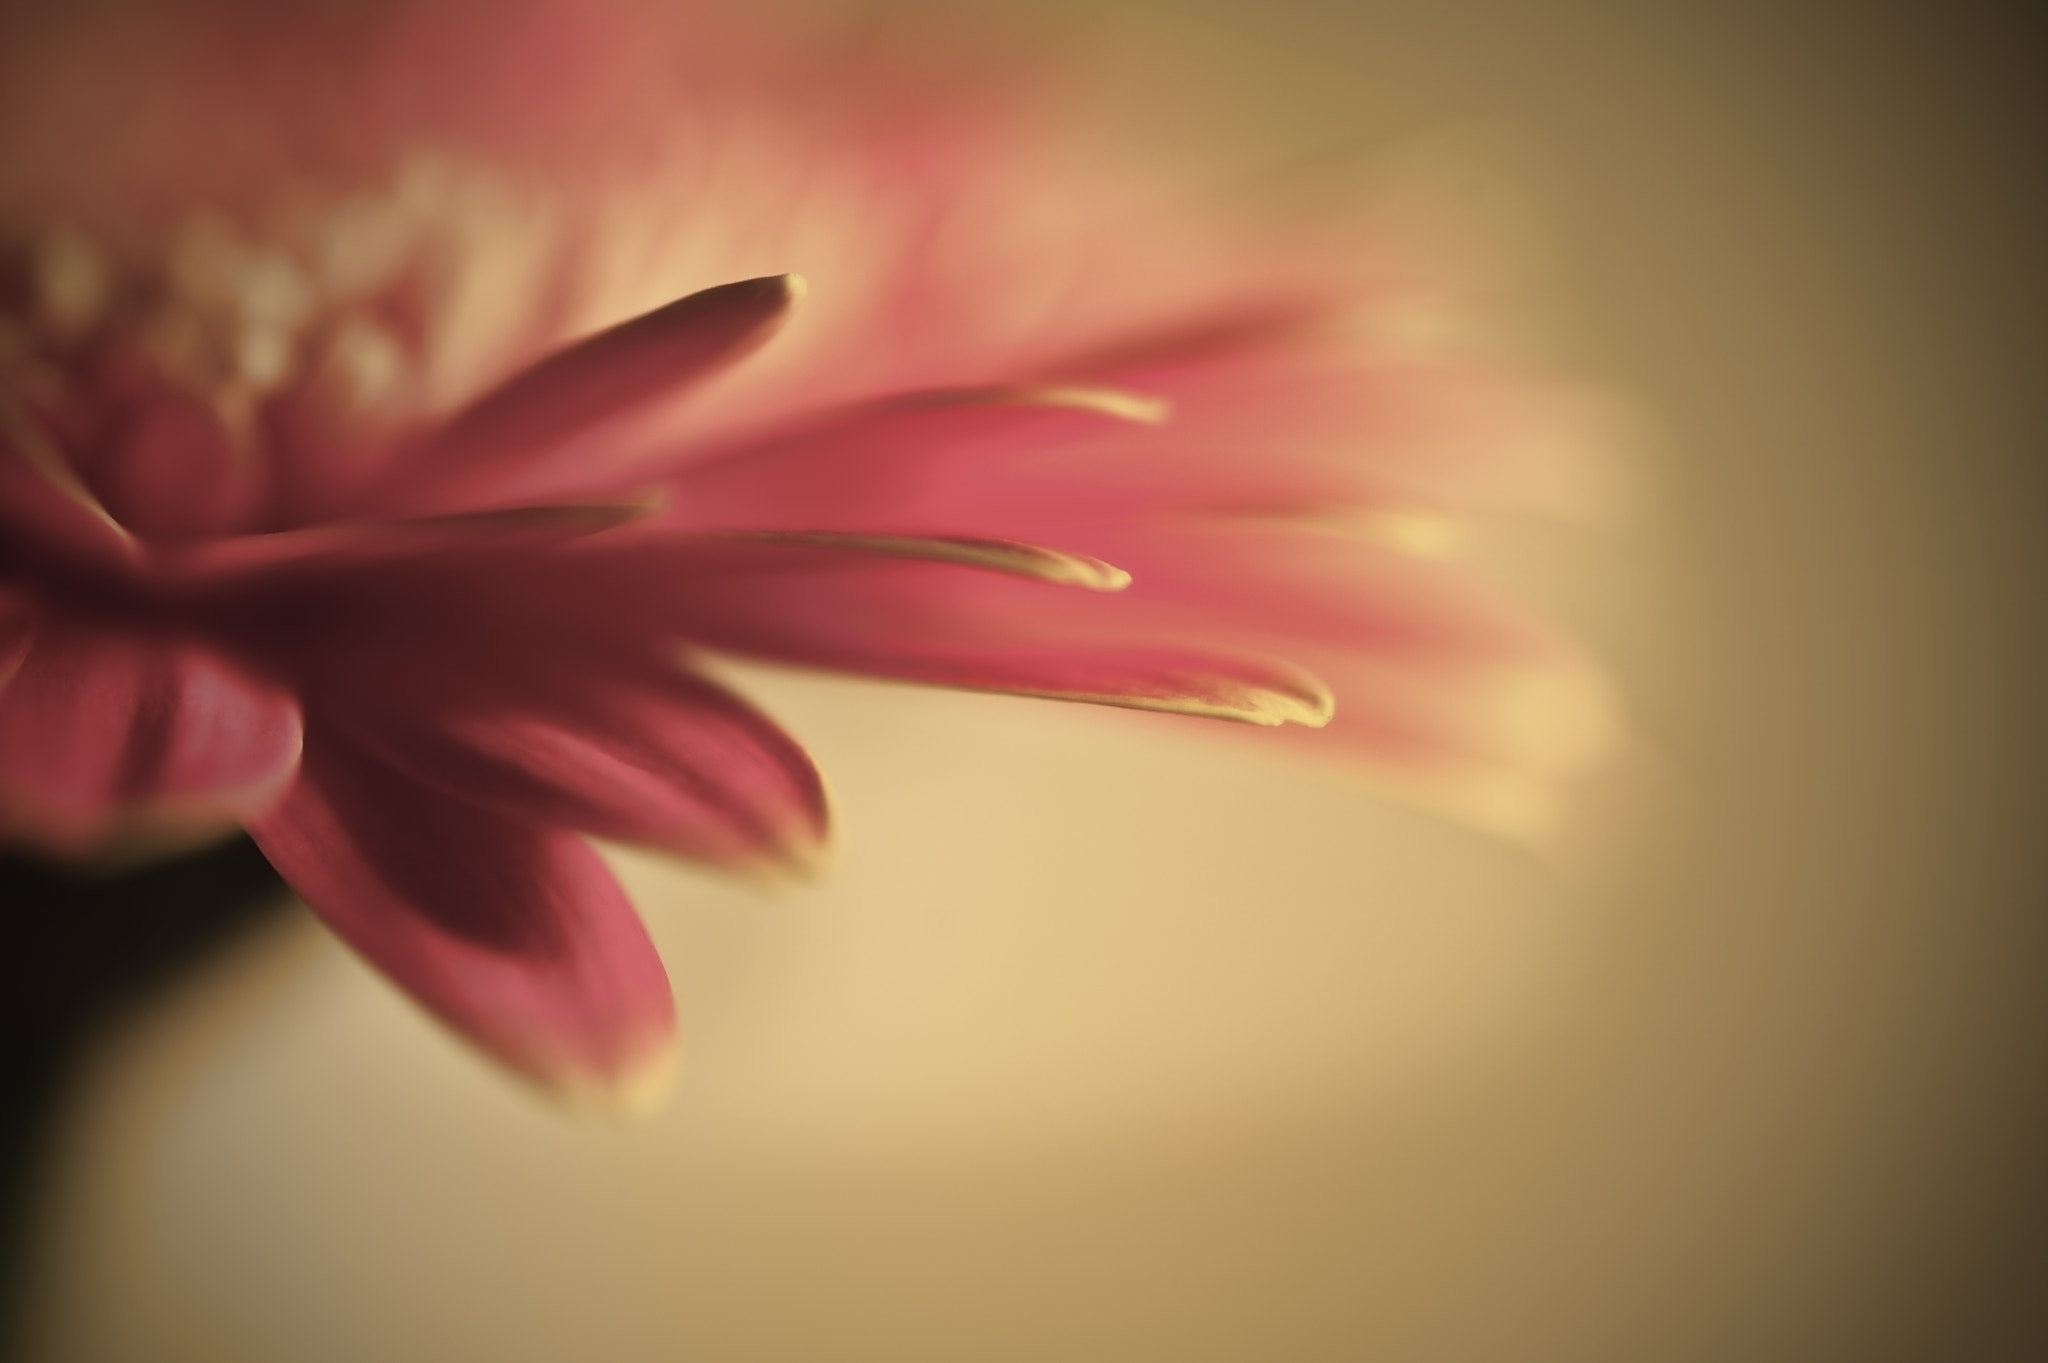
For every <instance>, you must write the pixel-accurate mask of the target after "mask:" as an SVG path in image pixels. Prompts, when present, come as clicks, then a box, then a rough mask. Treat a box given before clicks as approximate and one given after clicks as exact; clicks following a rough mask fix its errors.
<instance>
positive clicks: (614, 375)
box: [393, 275, 802, 508]
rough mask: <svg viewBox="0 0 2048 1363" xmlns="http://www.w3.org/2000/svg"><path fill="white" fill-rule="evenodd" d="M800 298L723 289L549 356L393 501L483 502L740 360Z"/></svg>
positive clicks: (421, 460) (434, 453) (454, 430)
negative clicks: (558, 452)
mask: <svg viewBox="0 0 2048 1363" xmlns="http://www.w3.org/2000/svg"><path fill="white" fill-rule="evenodd" d="M801 291H802V282H801V281H800V280H799V279H798V278H797V277H796V276H795V275H775V276H770V277H767V278H764V279H748V280H742V281H740V282H739V283H736V284H722V285H720V286H718V287H717V288H713V289H705V290H703V291H702V292H700V293H693V294H691V295H689V296H688V297H686V298H681V299H678V300H677V301H675V302H673V303H670V304H668V305H667V306H666V307H662V308H657V309H655V310H654V311H653V312H649V313H645V314H643V315H641V316H639V317H636V318H634V319H633V320H631V321H629V322H622V323H620V324H619V325H618V326H615V327H612V328H610V329H609V330H607V331H602V332H599V333H598V334H597V335H595V336H592V337H589V338H588V339H586V340H583V341H579V342H577V343H576V344H575V345H572V346H569V347H568V348H566V349H563V350H558V351H556V352H555V353H554V354H552V355H550V356H548V357H547V358H546V359H543V360H541V361H540V362H539V363H537V364H535V365H533V366H532V367H530V368H528V369H526V370H525V371H523V372H522V373H519V374H516V375H514V376H513V377H512V378H510V379H508V380H506V381H505V382H504V383H503V384H501V385H499V386H498V387H497V388H495V389H493V390H492V391H491V392H489V393H487V394H485V395H484V396H483V397H481V398H478V399H477V400H476V401H475V402H473V403H471V404H470V405H469V406H468V407H467V408H465V409H464V410H463V411H461V412H459V413H457V414H456V415H455V416H454V417H453V418H451V419H450V420H449V421H448V423H447V424H446V425H445V426H443V427H442V429H441V431H440V433H439V434H438V435H436V436H435V437H434V439H433V440H432V441H431V442H430V443H429V444H428V446H427V447H426V448H425V449H423V450H421V451H420V452H419V453H418V455H417V456H415V457H414V458H413V459H412V460H411V461H409V463H408V466H407V468H406V469H405V470H404V471H403V473H402V474H401V475H400V478H399V484H398V487H397V489H396V490H395V493H394V494H393V495H394V496H395V498H396V499H397V500H399V501H401V502H403V503H404V504H406V505H408V506H430V507H435V508H441V507H452V506H457V505H461V504H462V503H463V501H464V499H465V498H466V497H474V496H477V495H480V494H489V493H491V492H493V491H495V490H496V489H497V488H498V487H500V486H501V485H502V484H504V482H505V481H506V480H507V479H508V478H510V477H516V476H518V475H520V474H523V473H525V472H526V471H527V470H528V468H529V467H530V466H531V465H532V464H534V463H535V462H536V461H537V460H539V459H541V458H542V457H543V456H545V455H546V454H548V453H549V452H550V451H551V450H554V449H556V448H558V447H560V446H562V445H563V444H564V442H566V441H568V440H569V439H570V438H571V437H573V436H575V435H578V434H580V433H581V432H583V431H584V430H586V429H588V428H589V427H591V426H594V425H596V424H598V423H599V422H602V421H605V420H608V419H610V418H612V417H616V416H622V415H625V414H627V413H629V412H631V411H633V410H635V409H637V408H639V407H641V406H644V405H645V404H647V403H650V402H652V401H654V400H656V399H659V398H665V397H669V396H672V395H674V394H676V393H679V392H681V391H682V390H684V389H685V388H687V387H688V386H689V385H691V384H693V383H696V382H699V381H702V380H703V379H705V378H708V377H709V376H710V375H711V374H713V373H715V372H716V371H717V370H719V369H720V368H722V367H724V366H726V365H728V364H731V363H733V362H734V361H736V360H739V359H742V358H744V357H745V356H746V355H747V354H749V353H750V352H751V351H752V350H753V349H754V348H755V347H756V346H759V345H761V344H762V343H763V342H765V341H766V340H767V339H768V338H769V337H770V336H771V335H773V334H774V331H775V329H776V328H777V327H778V326H779V325H780V324H781V322H782V319H783V318H784V316H786V315H787V313H788V311H789V309H790V307H791V306H792V305H793V304H794V303H795V301H796V299H797V297H798V296H799V295H800V293H801Z"/></svg>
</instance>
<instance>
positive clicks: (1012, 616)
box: [622, 537, 1331, 727]
mask: <svg viewBox="0 0 2048 1363" xmlns="http://www.w3.org/2000/svg"><path fill="white" fill-rule="evenodd" d="M709 538H711V537H696V538H691V539H685V540H680V541H675V542H671V543H669V544H665V545H657V546H652V547H651V548H646V549H643V550H641V551H640V552H639V553H638V554H637V555H636V556H635V557H634V558H633V559H632V560H629V561H631V562H634V563H635V564H636V565H637V567H638V571H636V572H634V573H632V574H630V576H629V578H628V579H627V582H628V583H629V585H626V586H622V595H627V594H630V596H631V598H632V599H634V600H635V601H636V603H637V605H638V606H639V608H640V609H641V611H642V612H643V613H644V614H645V615H647V616H649V617H650V618H659V619H662V620H664V621H665V622H667V623H668V624H669V626H670V628H672V629H674V630H675V631H676V632H677V633H678V634H680V635H681V636H682V637H684V638H685V639H687V640H689V641H690V642H692V643H697V644H702V645H704V646H706V647H710V648H715V649H721V650H725V651H728V652H733V653H741V654H746V655H750V656H753V657H757V658H766V659H772V660H775V661H779V662H789V663H796V664H799V665H802V666H806V667H822V668H832V669H836V670H840V671H846V672H858V673H864V674H867V675H869V676H880V677H893V678H897V679H900V680H904V681H919V682H926V683H930V684H932V685H937V686H957V687H966V688H969V689H973V690H981V691H1005V692H1011V693H1015V694H1018V695H1032V696H1045V697H1050V698H1054V699H1063V700H1079V701H1090V702H1094V703H1097V704H1105V705H1121V706H1129V707H1133V708H1137V709H1145V710H1165V711H1171V712H1174V713H1180V714H1191V715H1202V716H1207V717H1210V718H1218V719H1235V720H1241V721H1244V722H1247V723H1252V724H1262V725H1270V724H1283V723H1295V724H1306V725H1310V726H1312V727H1314V726H1320V725H1322V724H1324V723H1326V722H1328V720H1329V718H1330V714H1331V699H1330V693H1329V691H1328V689H1327V688H1326V687H1324V686H1323V685H1322V683H1321V682H1319V681H1318V680H1316V678H1315V677H1314V676H1313V675H1311V674H1310V673H1308V672H1306V671H1305V670H1303V669H1301V668H1298V667H1294V666H1292V665H1290V664H1287V663H1284V662H1281V661H1279V660H1278V659H1276V658H1273V657H1269V656H1266V655H1265V654H1263V653H1259V652H1255V651H1251V650H1245V651H1238V650H1233V649H1229V648H1211V647H1206V646H1203V645H1201V644H1199V643H1182V642H1179V641H1176V640H1172V639H1155V640H1151V641H1147V640H1146V639H1145V638H1144V636H1143V635H1142V634H1139V633H1136V632H1134V631H1132V630H1130V629H1128V628H1125V627H1123V625H1124V623H1125V622H1123V621H1122V618H1121V616H1119V615H1102V614H1100V613H1094V612H1089V611H1087V610H1085V609H1083V610H1071V611H1069V610H1063V609H1062V606H1061V604H1058V603H1062V602H1065V601H1074V602H1081V601H1088V602H1112V601H1121V600H1122V599H1124V598H1123V597H1122V596H1121V595H1117V596H1114V597H1110V596H1105V595H1103V594H1101V593H1098V592H1063V591H1049V590H1048V589H1047V585H1046V584H1044V583H1041V582H1034V581H1031V580H1030V579H1028V578H1020V577H1017V576H1014V575H1011V574H1009V573H992V572H962V571H960V569H959V568H958V567H957V566H955V564H953V563H951V562H945V561H939V562H920V561H916V560H909V561H892V560H891V558H889V557H882V556H876V555H871V554H864V553H856V552H849V551H848V550H846V549H845V548H843V547H840V546H837V545H825V544H818V545H806V544H803V543H801V542H796V543H780V544H777V543H773V542H770V543H769V544H765V545H762V546H760V548H761V550H762V552H761V553H760V554H758V555H756V556H755V557H753V558H752V559H751V560H750V559H748V558H745V557H742V556H739V555H735V554H731V553H729V552H723V551H721V552H719V553H717V554H715V555H714V554H711V553H707V551H706V548H705V540H706V539H709ZM746 543H747V542H746V541H744V540H738V541H736V546H743V545H746ZM771 550H772V551H779V552H769V551H771Z"/></svg>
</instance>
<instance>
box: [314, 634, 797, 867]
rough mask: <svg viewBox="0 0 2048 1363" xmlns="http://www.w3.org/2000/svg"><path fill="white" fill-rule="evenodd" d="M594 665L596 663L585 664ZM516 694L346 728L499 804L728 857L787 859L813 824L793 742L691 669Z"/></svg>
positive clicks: (443, 784) (734, 860) (410, 766)
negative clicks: (493, 701)
mask: <svg viewBox="0 0 2048 1363" xmlns="http://www.w3.org/2000/svg"><path fill="white" fill-rule="evenodd" d="M590 671H591V672H593V673H594V672H595V671H596V669H590ZM564 689H565V690H567V691H569V692H570V694H567V695H562V694H557V695H554V696H542V697H525V698H519V699H521V700H524V702H525V703H524V704H518V703H511V704H508V703H506V702H505V701H502V700H501V701H499V702H498V703H497V704H495V705H483V706H478V705H469V706H458V707H454V708H453V709H451V710H450V711H448V712H446V713H442V714H440V715H437V716H426V717H423V716H419V715H416V714H412V713H408V710H407V707H406V706H405V704H404V701H405V699H406V698H405V697H404V696H403V695H400V696H396V697H393V698H392V699H393V700H394V701H396V702H397V703H396V704H395V705H393V706H392V707H391V708H390V709H389V710H387V711H385V712H384V713H382V714H379V715H375V716H372V715H370V714H368V713H367V712H358V713H356V714H354V715H352V716H351V719H352V720H353V721H354V722H355V723H356V724H357V725H358V726H361V727H359V728H358V730H357V731H356V736H357V737H358V738H359V739H360V740H361V742H362V743H363V744H364V746H366V747H371V748H374V749H375V750H376V751H377V752H378V753H379V754H380V755H381V756H383V757H384V758H386V759H387V760H389V761H390V762H391V763H392V765H394V766H396V767H399V768H402V769H403V770H404V771H406V772H407V773H408V774H409V775H411V776H412V777H413V778H415V779H417V780H419V781H420V782H422V783H424V784H427V785H431V786H434V787H436V788H438V789H441V790H445V791H447V792H448V793H450V794H451V795H454V796H457V797H459V798H461V799H463V800H467V801H471V802H474V803H476V804H478V805H482V806H485V807H488V808H491V809H495V810H497V811H499V812H501V813H503V814H505V815H508V816H512V817H518V818H524V819H529V820H532V821H534V822H536V823H542V824H550V825H557V826H561V827H567V828H574V829H578V830H580V831H582V832H585V833H590V834H594V835H596V836H598V837H603V838H611V839H615V840H617V841H621V842H630V843H637V844H640V845H643V846H648V847H655V848H659V849H661V850H664V851H669V852H674V853H677V854H678V855H681V856H685V857H689V858H691V859H693V860H697V861H703V862H709V863H712V864H715V865H721V866H727V867H731V868H734V869H739V870H750V871H757V872H758V871H777V870H784V871H790V870H793V871H801V870H803V869H805V868H806V867H807V866H808V865H809V864H810V863H811V862H812V861H813V860H814V859H815V857H816V854H817V851H818V847H819V844H820V842H821V841H822V839H823V838H824V835H825V824H826V810H825V792H824V787H823V785H822V784H821V782H820V781H819V779H818V774H817V771H816V769H815V768H814V767H813V766H812V765H811V762H810V759H809V757H808V756H806V755H805V753H804V751H803V749H802V748H800V747H798V746H797V744H796V743H795V742H794V741H793V740H791V739H790V737H789V736H788V735H787V734H785V733H783V732H782V731H781V730H780V729H778V728H777V727H776V726H775V725H774V723H773V722H772V721H770V720H768V719H767V718H766V717H764V716H762V715H761V714H760V713H759V712H758V711H755V710H754V709H752V708H751V707H749V706H747V705H746V704H745V703H744V702H742V701H740V700H739V699H738V698H737V697H735V696H733V695H732V694H731V693H730V692H728V691H726V690H725V689H724V688H722V687H720V686H718V685H716V684H714V683H713V682H710V681H708V680H706V679H704V678H702V677H698V676H695V675H692V674H688V673H684V672H680V671H669V672H667V673H666V674H662V675H653V676H638V677H625V676H610V677H604V676H592V675H585V676H579V677H576V678H574V679H573V680H572V681H570V682H569V683H568V684H567V686H566V687H565V688H564Z"/></svg>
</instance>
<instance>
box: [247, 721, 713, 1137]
mask: <svg viewBox="0 0 2048 1363" xmlns="http://www.w3.org/2000/svg"><path fill="white" fill-rule="evenodd" d="M250 831H251V832H252V833H253V834H254V835H255V837H256V841H257V844H258V845H259V846H261V847H262V849H263V853H264V855H265V856H267V857H269V858H270V860H271V863H272V864H273V865H275V866H276V867H277V869H278V871H279V872H280V873H281V874H282V875H283V876H284V878H285V879H286V880H288V881H289V882H291V885H292V887H293V888H294V889H296V890H297V891H298V892H299V894H300V895H302V896H303V897H304V898H305V900H306V902H307V903H308V904H309V905H311V906H312V908H313V910H314V912H316V913H318V914H319V915H320V916H321V917H322V918H323V919H325V920H326V921H327V923H328V925H329V926H330V927H332V928H333V929H334V930H335V932H336V933H338V934H339V935H340V936H341V937H342V939H343V940H344V941H346V942H348V944H349V945H350V946H352V947H354V948H355V949H356V950H357V951H358V952H360V953H362V955H363V956H364V957H366V958H367V959H368V960H369V961H370V962H371V963H372V964H374V965H375V966H377V968H378V969H380V970H382V971H383V972H384V973H385V974H386V975H387V976H389V977H390V978H391V979H392V980H393V981H394V982H395V983H396V984H397V985H398V986H399V987H400V988H402V989H404V990H405V991H406V992H407V993H408V994H410V995H412V997H413V998H414V999H415V1000H417V1001H418V1002H419V1003H420V1004H421V1005H422V1006H424V1007H425V1008H427V1009H428V1010H429V1011H431V1012H432V1013H433V1014H434V1015H435V1016H436V1017H438V1018H440V1019H441V1020H442V1021H443V1022H445V1023H446V1024H447V1025H448V1026H450V1027H452V1028H453V1029H454V1030H455V1031H457V1032H458V1033H460V1034H461V1035H462V1036H464V1037H466V1038H468V1039H469V1040H470V1041H472V1042H474V1043H475V1044H476V1045H478V1046H480V1047H482V1048H483V1049H484V1050H485V1051H486V1052H488V1053H489V1054H491V1055H492V1056H494V1057H496V1058H497V1059H498V1060H500V1061H502V1062H504V1063H505V1064H506V1065H508V1066H510V1067H511V1068H512V1069H513V1070H515V1071H517V1072H518V1073H519V1074H521V1075H523V1076H525V1077H526V1078H528V1079H531V1080H533V1081H534V1082H536V1083H538V1084H541V1085H543V1086H544V1087H547V1088H549V1089H551V1090H553V1091H555V1092H556V1093H557V1094H559V1095H560V1096H562V1097H564V1098H565V1099H567V1100H569V1101H570V1102H572V1103H576V1104H580V1105H585V1106H597V1107H611V1108H618V1107H627V1108H631V1107H635V1106H638V1105H641V1104H644V1103H645V1102H647V1101H648V1100H649V1099H651V1098H652V1097H654V1096H656V1092H657V1090H658V1089H659V1087H660V1085H661V1082H662V1080H663V1079H664V1078H665V1076H666V1074H667V1071H668V1068H669V1062H670V1057H671V1054H672V1049H673V1036H674V1028H675V1010H674V1004H673V1002H672V1001H671V998H670V995H669V986H668V977H667V975H666V974H665V973H664V972H663V970H662V967H661V960H660V958H659V957H658V956H656V954H655V951H654V947H653V944H652V943H651V942H649V941H648V939H647V933H646V929H645V928H643V927H642V926H641V924H640V920H639V918H638V917H637V916H636V915H635V914H634V912H633V907H632V905H631V904H630V903H628V902H627V900H626V897H625V895H624V893H623V892H622V891H621V890H620V889H619V887H618V884H617V882H616V881H614V880H613V879H612V877H611V874H610V872H608V871H607V870H606V869H605V867H604V864H603V863H602V862H601V861H599V860H598V858H597V855H596V854H595V853H594V852H592V851H591V850H590V849H589V848H588V847H586V846H585V845H584V844H583V843H582V841H581V840H579V839H578V838H576V837H575V836H574V835H572V834H568V833H564V832H560V831H556V830H551V829H545V828H541V827H538V826H536V825H534V824H531V823H527V822H525V821H523V820H518V819H511V818H507V817H505V816H504V815H502V814H498V813H495V812H493V811H490V810H485V809H482V808H479V807H478V806H475V805H472V804H469V803H467V802H465V801H463V800H459V799H456V798H454V797H452V796H449V795H447V794H444V793H442V792H440V791H437V790H433V789H431V788H429V787H426V786H422V785H420V784H418V783H417V782H414V781H412V780H411V779H409V778H407V777H406V776H404V775H402V774H400V773H399V772H397V771H394V770H393V769H391V768H390V767H388V766H386V765H384V764H383V763H381V762H378V761H377V760H375V759H374V758H371V757H369V756H367V755H365V754H364V753H362V752H360V751H359V750H356V749H354V748H352V747H350V746H348V745H347V744H345V743H343V742H341V741H339V740H336V739H335V738H333V737H332V736H329V735H325V734H318V733H316V734H315V735H313V736H312V737H311V738H310V739H309V742H308V744H307V750H306V757H305V762H304V765H303V767H302V768H301V771H300V776H299V779H298V781H297V782H296V783H295V784H294V786H293V788H292V791H291V793H290V794H289V795H287V796H286V797H285V799H284V801H283V802H282V803H281V804H280V805H279V806H278V808H277V809H276V810H274V811H273V812H271V813H270V814H268V815H265V816H264V817H263V818H261V819H258V820H256V821H255V822H254V823H253V824H251V826H250Z"/></svg>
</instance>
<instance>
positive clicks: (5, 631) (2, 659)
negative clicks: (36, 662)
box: [0, 592, 37, 692]
mask: <svg viewBox="0 0 2048 1363" xmlns="http://www.w3.org/2000/svg"><path fill="white" fill-rule="evenodd" d="M36 623H37V612H36V608H35V604H34V603H33V602H31V601H30V600H29V599H28V598H27V597H22V596H15V595H13V594H11V593H7V592H0V692H5V691H6V690H7V683H9V682H11V681H13V680H14V674H15V672H16V671H18V670H19V669H20V667H21V660H22V659H23V658H26V657H27V656H28V650H29V645H30V644H32V643H34V642H35V637H36Z"/></svg>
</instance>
